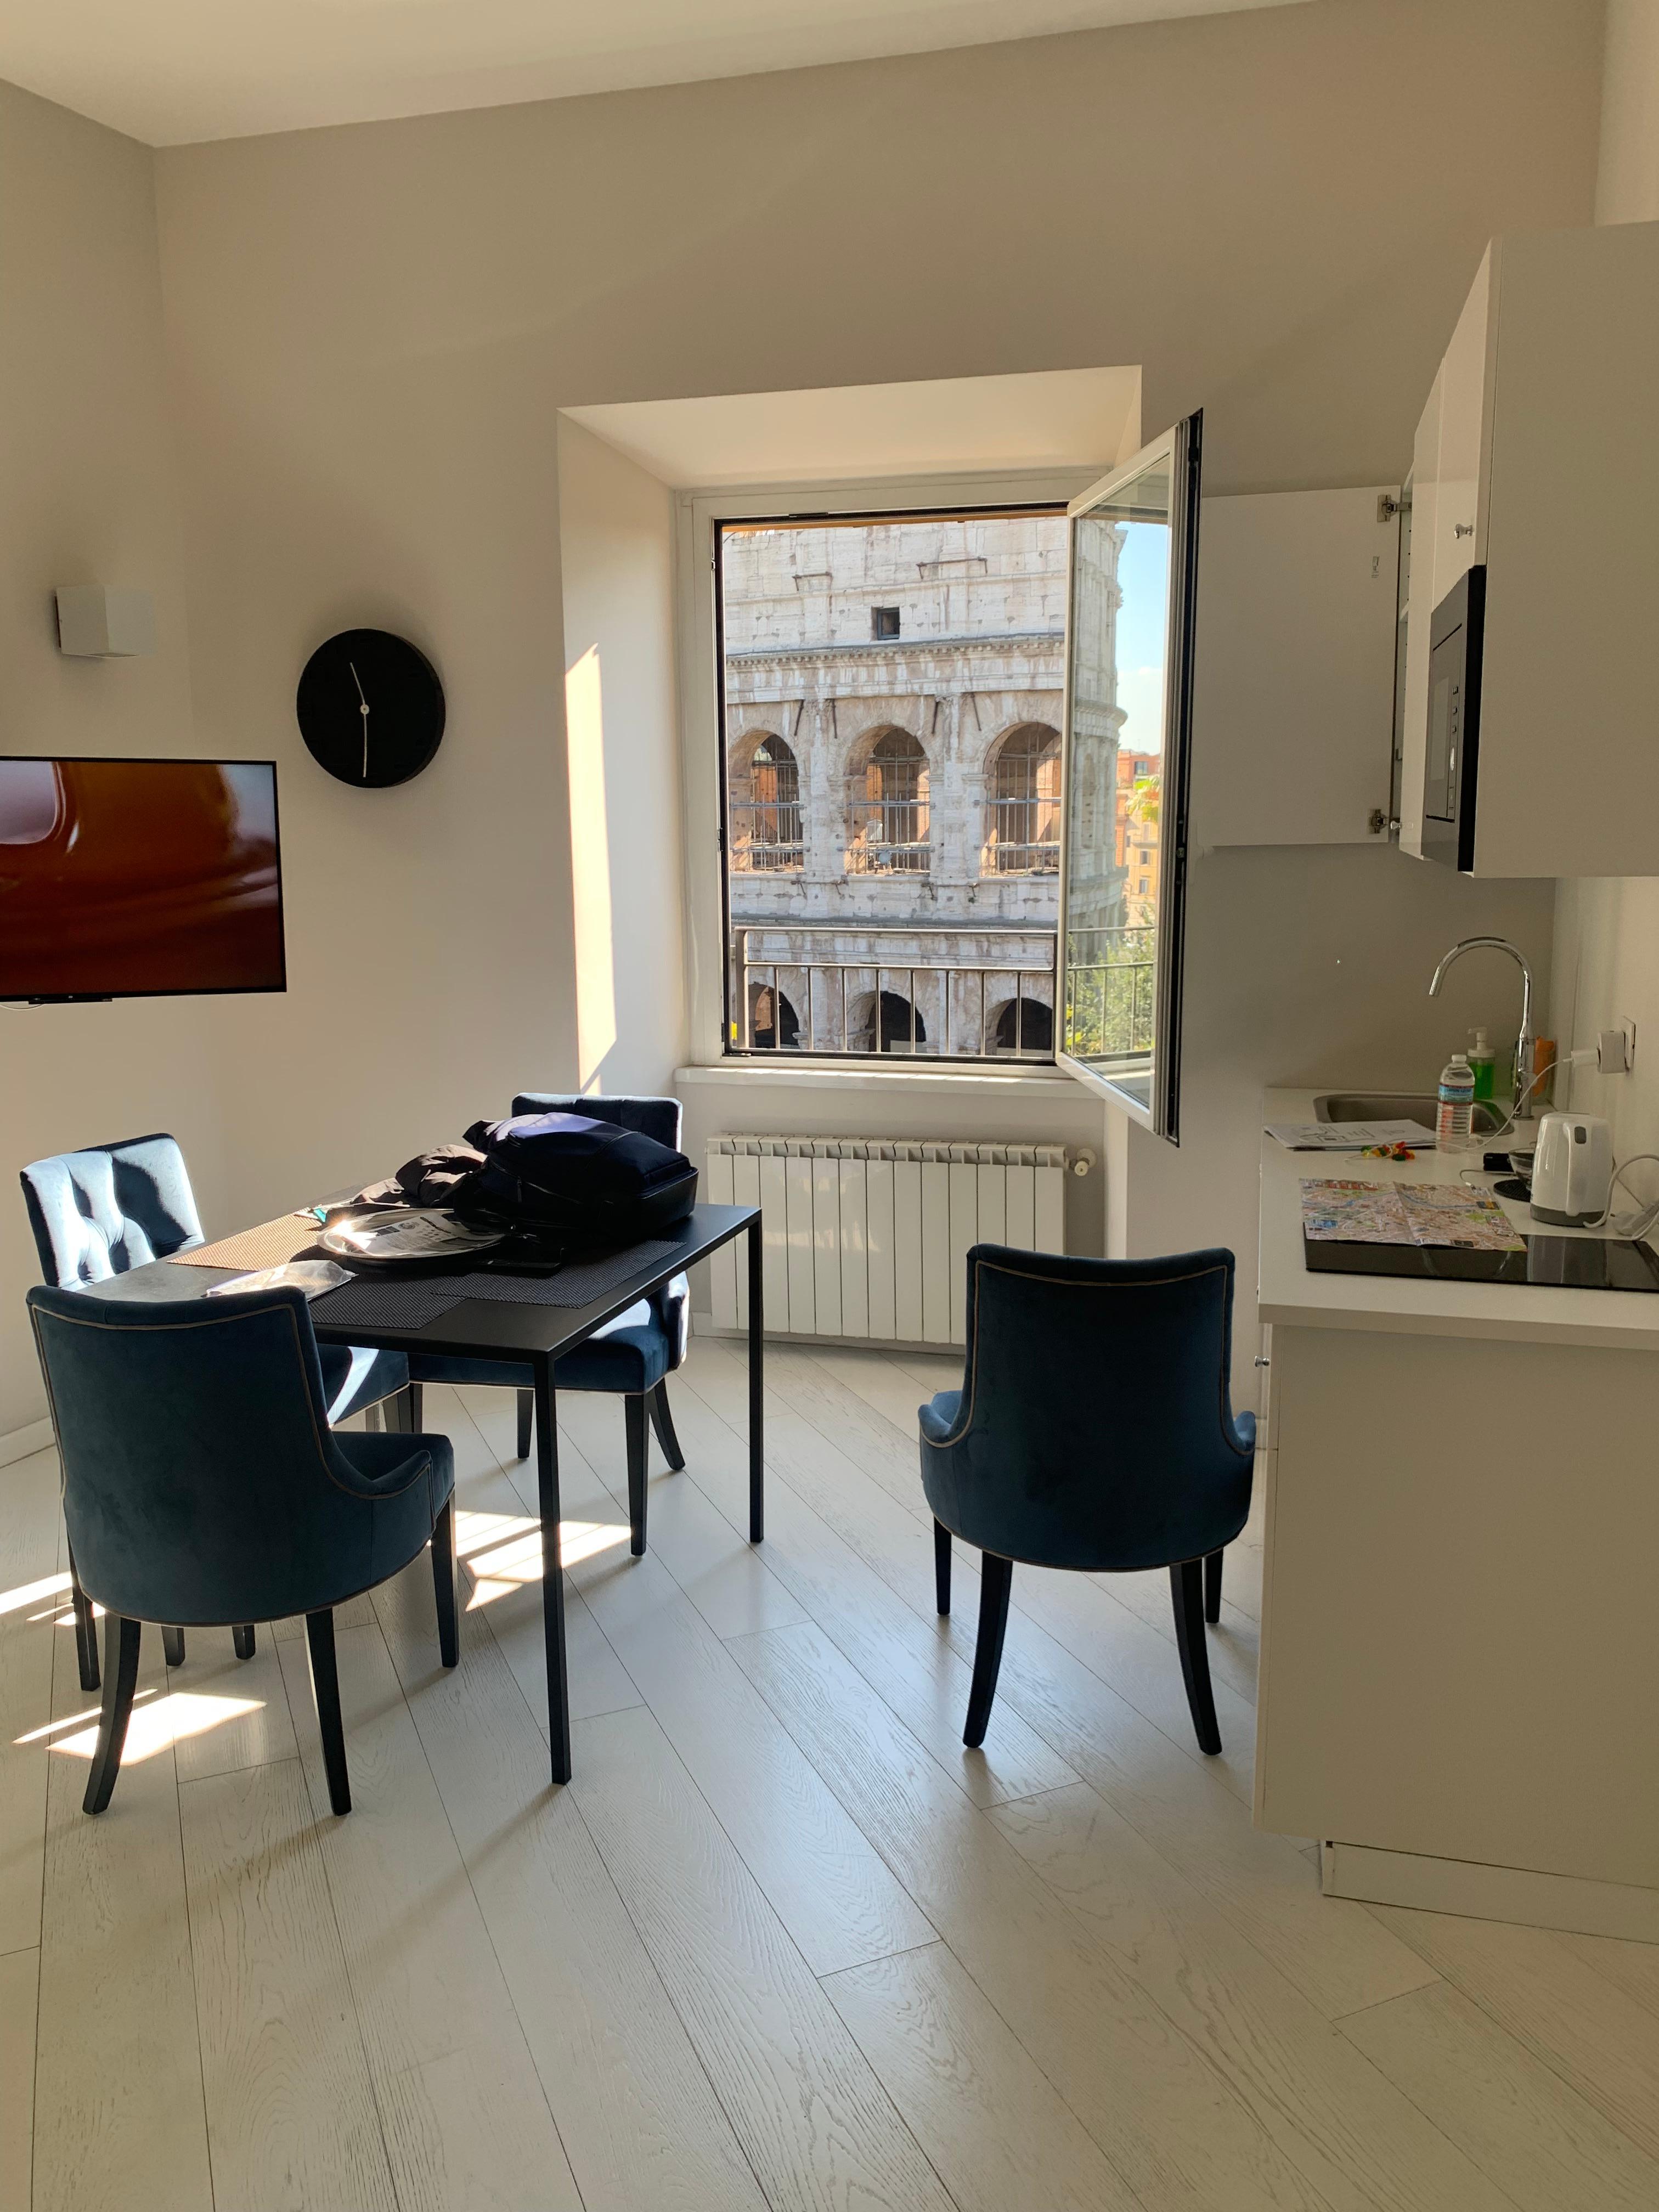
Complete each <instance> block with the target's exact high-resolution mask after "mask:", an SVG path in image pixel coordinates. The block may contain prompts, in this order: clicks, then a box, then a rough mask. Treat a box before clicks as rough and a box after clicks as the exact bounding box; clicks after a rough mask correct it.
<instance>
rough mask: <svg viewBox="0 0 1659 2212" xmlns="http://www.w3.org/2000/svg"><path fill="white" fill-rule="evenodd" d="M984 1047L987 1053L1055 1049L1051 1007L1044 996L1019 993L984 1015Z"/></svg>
mask: <svg viewBox="0 0 1659 2212" xmlns="http://www.w3.org/2000/svg"><path fill="white" fill-rule="evenodd" d="M985 1048H986V1050H987V1052H990V1053H999V1054H1000V1053H1015V1052H1018V1053H1041V1054H1042V1055H1043V1057H1044V1058H1045V1059H1046V1058H1048V1055H1049V1054H1052V1053H1053V1051H1054V1008H1053V1007H1052V1006H1050V1005H1049V1004H1048V1000H1046V999H1034V998H1032V997H1030V995H1029V994H1026V993H1024V992H1022V993H1020V994H1019V995H1018V997H1017V998H1012V999H1005V1000H1003V1002H1002V1004H1001V1005H1000V1006H994V1007H993V1008H992V1009H991V1010H990V1012H988V1013H987V1016H986V1020H985Z"/></svg>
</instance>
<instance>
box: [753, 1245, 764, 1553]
mask: <svg viewBox="0 0 1659 2212" xmlns="http://www.w3.org/2000/svg"><path fill="white" fill-rule="evenodd" d="M765 1345H766V1328H765V1316H764V1314H763V1290H762V1278H761V1225H760V1220H759V1217H758V1216H757V1218H755V1219H754V1220H753V1221H751V1222H750V1225H749V1541H750V1543H751V1544H758V1543H759V1542H760V1541H761V1539H762V1537H763V1535H764V1534H765V1533H766V1529H765V1525H764V1524H765V1496H764V1492H765V1484H766V1432H765V1418H764V1414H763V1407H764V1406H765V1403H766V1375H765V1357H766V1354H765Z"/></svg>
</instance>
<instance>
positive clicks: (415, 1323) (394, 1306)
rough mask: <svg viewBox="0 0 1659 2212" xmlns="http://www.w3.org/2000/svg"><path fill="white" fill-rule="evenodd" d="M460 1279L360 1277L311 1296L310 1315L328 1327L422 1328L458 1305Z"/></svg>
mask: <svg viewBox="0 0 1659 2212" xmlns="http://www.w3.org/2000/svg"><path fill="white" fill-rule="evenodd" d="M460 1282H461V1278H460V1277H459V1275H428V1276H424V1277H422V1278H421V1279H419V1280H417V1281H414V1282H410V1281H408V1280H404V1281H402V1282H391V1281H387V1282H375V1281H373V1280H369V1279H363V1278H360V1279H358V1280H357V1281H356V1282H355V1283H342V1284H341V1285H340V1287H339V1288H338V1290H336V1291H327V1292H326V1293H325V1295H324V1296H323V1297H320V1298H313V1300H312V1302H311V1313H312V1318H313V1321H320V1322H326V1323H327V1324H328V1326H329V1328H425V1327H426V1324H427V1323H428V1322H429V1321H436V1320H437V1318H438V1316H439V1315H440V1314H447V1312H448V1311H449V1309H450V1308H451V1306H458V1305H459V1304H460V1302H461V1300H462V1299H463V1298H464V1297H465V1296H466V1293H465V1291H463V1290H462V1289H461V1288H460V1287H459V1285H460Z"/></svg>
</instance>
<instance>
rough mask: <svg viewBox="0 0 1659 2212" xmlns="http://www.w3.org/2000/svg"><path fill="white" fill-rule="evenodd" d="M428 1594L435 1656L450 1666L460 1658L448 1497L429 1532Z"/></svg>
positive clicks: (451, 1507)
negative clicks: (434, 1621)
mask: <svg viewBox="0 0 1659 2212" xmlns="http://www.w3.org/2000/svg"><path fill="white" fill-rule="evenodd" d="M432 1595H433V1596H434V1597H435V1599H436V1600H437V1605H438V1656H439V1657H440V1658H441V1660H442V1661H443V1662H444V1664H445V1666H446V1667H453V1666H454V1665H455V1664H456V1663H457V1662H458V1661H459V1658H460V1656H461V1646H460V1639H459V1634H458V1632H457V1624H456V1620H455V1501H454V1499H453V1498H451V1499H450V1500H449V1501H448V1502H447V1504H446V1505H445V1507H444V1510H443V1511H442V1512H441V1514H440V1515H439V1516H438V1518H437V1520H436V1521H435V1522H434V1524H433V1529H432Z"/></svg>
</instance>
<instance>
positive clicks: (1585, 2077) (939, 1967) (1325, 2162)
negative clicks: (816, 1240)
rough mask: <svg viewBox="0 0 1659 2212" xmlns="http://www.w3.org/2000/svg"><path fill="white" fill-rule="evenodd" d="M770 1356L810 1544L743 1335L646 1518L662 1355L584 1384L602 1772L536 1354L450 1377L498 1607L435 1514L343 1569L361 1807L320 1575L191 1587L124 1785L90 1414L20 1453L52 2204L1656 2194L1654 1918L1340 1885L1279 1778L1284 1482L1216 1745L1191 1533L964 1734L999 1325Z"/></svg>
mask: <svg viewBox="0 0 1659 2212" xmlns="http://www.w3.org/2000/svg"><path fill="white" fill-rule="evenodd" d="M768 1371H769V1385H770V1390H771V1398H770V1410H769V1416H768V1418H769V1447H770V1449H769V1462H770V1470H771V1472H770V1484H769V1510H768V1524H767V1541H766V1544H765V1546H764V1547H763V1549H762V1550H761V1551H759V1552H758V1553H757V1552H752V1551H750V1548H749V1547H747V1545H746V1544H745V1543H744V1541H742V1538H741V1535H740V1534H739V1531H740V1530H741V1528H743V1526H744V1508H745V1480H744V1466H745V1460H744V1443H743V1432H744V1403H745V1397H744V1393H745V1379H744V1368H743V1364H742V1358H741V1355H740V1353H739V1352H737V1351H736V1350H734V1349H733V1348H732V1347H731V1346H727V1345H726V1344H724V1343H721V1342H715V1341H709V1340H699V1341H698V1342H697V1344H696V1346H694V1350H693V1356H692V1358H691V1360H690V1364H689V1366H688V1368H687V1370H685V1372H684V1375H683V1376H677V1377H676V1378H675V1380H674V1382H673V1383H672V1384H671V1395H672V1399H673V1405H674V1411H675V1418H676V1420H677V1421H678V1425H679V1431H680V1437H681V1439H682V1442H683V1443H684V1447H685V1450H686V1454H687V1456H688V1460H689V1462H690V1465H689V1468H688V1471H687V1472H686V1473H685V1474H682V1475H678V1476H671V1475H668V1474H660V1473H659V1474H658V1475H657V1476H656V1478H655V1479H654V1480H653V1484H652V1490H651V1550H650V1553H649V1555H648V1556H647V1558H646V1559H641V1560H638V1561H633V1560H630V1559H629V1554H628V1548H627V1529H626V1515H625V1512H624V1510H623V1505H622V1504H621V1502H620V1500H621V1499H622V1498H623V1497H624V1496H625V1494H626V1493H625V1482H624V1477H623V1422H622V1413H621V1408H620V1407H617V1405H616V1404H615V1403H614V1402H611V1401H605V1400H602V1399H598V1398H577V1397H570V1398H567V1399H566V1400H565V1401H563V1404H562V1413H563V1418H564V1421H565V1423H566V1431H565V1435H564V1437H563V1441H562V1467H563V1473H564V1497H565V1510H566V1513H567V1515H568V1520H567V1523H566V1528H565V1544H566V1555H567V1560H568V1573H569V1582H570V1584H571V1585H572V1595H571V1599H570V1651H571V1668H572V1685H571V1705H572V1711H573V1716H574V1718H575V1722H576V1728H575V1778H574V1782H573V1783H572V1784H570V1786H569V1787H568V1789H566V1790H562V1791H554V1790H550V1789H549V1788H548V1787H547V1785H546V1781H545V1775H546V1753H545V1747H544V1737H543V1723H544V1713H545V1704H544V1686H543V1681H542V1662H541V1649H540V1635H541V1630H540V1597H539V1592H538V1589H537V1587H536V1581H535V1573H536V1560H535V1543H534V1538H533V1532H532V1524H531V1522H530V1521H529V1519H528V1510H529V1505H530V1501H531V1500H532V1498H533V1494H534V1485H533V1479H532V1476H531V1474H530V1470H529V1469H528V1468H525V1467H523V1466H520V1465H519V1464H517V1463H516V1462H514V1461H513V1457H512V1453H513V1401H512V1398H511V1396H510V1395H509V1394H507V1393H506V1392H493V1393H492V1392H487V1391H481V1392H466V1393H459V1394H458V1393H455V1392H451V1391H442V1390H437V1389H428V1393H427V1421H428V1426H429V1427H434V1428H443V1429H445V1430H447V1432H448V1433H449V1434H450V1436H451V1437H453V1440H454V1443H455V1450H456V1459H457V1465H458V1470H459V1481H458V1503H459V1508H460V1527H461V1545H462V1549H463V1551H464V1552H465V1555H466V1565H467V1570H468V1575H467V1583H468V1594H469V1597H470V1601H471V1604H470V1610H469V1611H468V1612H467V1613H466V1614H465V1619H464V1621H463V1624H462V1631H463V1656H462V1661H461V1665H460V1667H459V1670H458V1671H457V1672H456V1673H454V1674H445V1673H443V1672H442V1670H441V1668H439V1666H438V1663H437V1650H436V1642H435V1626H434V1618H433V1607H432V1595H431V1583H430V1577H429V1574H428V1571H427V1568H426V1564H425V1562H424V1561H422V1562H418V1563H417V1564H416V1567H415V1568H413V1569H411V1570H410V1572H409V1573H408V1574H406V1575H405V1576H404V1577H402V1578H401V1579H400V1580H399V1581H398V1583H392V1584H389V1585H388V1586H387V1587H386V1589H383V1590H381V1591H380V1592H379V1593H378V1594H377V1595H376V1596H375V1598H374V1601H373V1603H370V1602H368V1601H361V1602H359V1603H358V1604H357V1605H356V1606H355V1607H351V1608H349V1611H348V1613H346V1614H344V1615H343V1616H342V1632H341V1635H340V1639H339V1642H340V1671H341V1676H342V1680H343V1688H344V1695H345V1699H346V1705H347V1726H348V1747H349V1758H350V1763H351V1778H352V1788H353V1791H354V1794H355V1798H356V1810H355V1811H354V1812H353V1813H352V1814H351V1815H350V1816H349V1818H347V1819H345V1820H335V1819H332V1818H331V1817H330V1815H329V1814H328V1811H327V1792H326V1790H325V1784H324V1780H323V1775H322V1770H321V1763H320V1759H319V1751H318V1741H317V1731H316V1723H315V1718H314V1714H313V1707H312V1704H311V1698H310V1691H309V1685H308V1680H307V1668H306V1658H305V1645H304V1642H303V1638H299V1639H297V1640H296V1637H295V1629H296V1627H297V1624H295V1623H292V1622H289V1623H282V1624H278V1626H277V1627H276V1631H275V1632H274V1633H273V1632H270V1631H268V1630H263V1629H262V1630H261V1632H260V1635H259V1648H258V1656H257V1657H256V1658H255V1659H254V1661H253V1662H252V1663H250V1664H247V1665H242V1664H240V1663H239V1662H237V1661H236V1660H235V1659H234V1657H233V1656H232V1653H231V1646H230V1637H229V1634H228V1632H218V1633H210V1632H200V1633H197V1632H192V1633H191V1637H190V1639H189V1649H188V1656H187V1660H186V1663H185V1666H184V1667H183V1668H180V1669H178V1670H177V1671H175V1672H174V1673H173V1674H172V1675H171V1676H169V1675H168V1674H167V1670H166V1668H165V1667H164V1665H163V1663H162V1658H161V1648H160V1638H159V1637H154V1636H150V1635H147V1636H146V1638H145V1648H144V1660H143V1669H142V1674H141V1692H142V1695H141V1702H140V1704H139V1705H138V1707H137V1710H136V1711H135V1717H134V1723H133V1734H132V1738H131V1742H130V1747H129V1754H128V1761H127V1765H126V1766H125V1770H124V1771H123V1773H122V1776H121V1778H120V1781H119V1783H118V1785H117V1788H116V1792H115V1798H114V1802H113V1804H112V1807H111V1809H110V1811H109V1812H108V1813H107V1814H106V1815H105V1816H104V1817H103V1818H102V1819H100V1820H88V1819H86V1818H84V1817H83V1816H82V1813H81V1812H80V1809H79V1800H80V1796H81V1792H82V1788H83V1787H84V1784H85V1778H86V1771H87V1770H86V1764H85V1756H86V1753H87V1750H88V1730H89V1728H90V1725H91V1722H92V1720H93V1718H94V1715H93V1714H92V1712H91V1711H89V1708H90V1707H91V1705H93V1704H94V1702H95V1701H94V1700H91V1699H87V1698H86V1697H84V1696H83V1695H82V1692H81V1691H80V1689H79V1687H78V1686H77V1683H76V1669H75V1663H74V1639H73V1636H72V1633H71V1632H70V1630H69V1628H68V1626H67V1609H66V1607H65V1604H64V1585H63V1580H62V1577H63V1569H64V1554H63V1547H62V1537H61V1533H60V1528H59V1520H58V1503H57V1490H56V1473H55V1468H54V1467H53V1464H52V1459H51V1456H50V1455H46V1454H42V1455H40V1456H39V1457H37V1458H34V1459H32V1460H27V1461H25V1462H21V1463H19V1464H18V1465H16V1466H14V1467H12V1468H7V1469H4V1470H0V1723H3V1730H0V1759H3V1761H4V1771H3V1774H0V2207H3V2208H4V2212H14V2208H22V2207H24V2206H28V2205H32V2206H33V2208H34V2212H59V2208H63V2212H69V2208H71V2207H73V2208H74V2212H95V2208H100V2207H105V2206H108V2207H115V2206H119V2207H121V2208H123V2212H149V2208H152V2207H153V2208H156V2212H161V2208H165V2212H207V2208H209V2207H210V2206H212V2207H216V2208H218V2212H264V2208H271V2212H276V2208H282V2209H283V2212H290V2208H291V2212H325V2209H326V2208H331V2207H339V2208H341V2212H380V2209H381V2208H386V2212H392V2208H394V2207H401V2208H403V2212H416V2208H419V2212H436V2208H441V2207H454V2208H461V2207H465V2208H468V2212H483V2208H504V2207H510V2208H521V2209H522V2212H562V2208H566V2207H571V2208H574V2207H585V2208H586V2212H762V2208H763V2207H767V2206H769V2207H771V2208H772V2209H773V2212H795V2208H807V2207H811V2208H820V2207H822V2208H829V2207H835V2208H840V2212H874V2208H878V2207H882V2206H890V2207H894V2208H896V2212H948V2208H949V2207H951V2206H952V2205H955V2206H957V2207H960V2208H962V2212H1045V2208H1050V2207H1052V2208H1055V2212H1060V2208H1063V2209H1064V2212H1130V2208H1133V2207H1137V2206H1138V2207H1141V2208H1144V2212H1193V2208H1198V2207H1211V2208H1214V2212H1260V2208H1266V2207H1269V2206H1271V2207H1274V2208H1293V2212H1369V2208H1385V2212H1395V2208H1398V2212H1503V2208H1505V2207H1518V2208H1521V2212H1611V2208H1615V2207H1635V2206H1642V2207H1646V2208H1649V2212H1652V2208H1655V2207H1659V1949H1656V1948H1646V1947H1644V1946H1641V1945H1637V1944H1624V1943H1617V1942H1607V1941H1600V1940H1595V1939H1591V1938H1584V1937H1576V1936H1564V1935H1549V1934H1543V1933H1539V1932H1536V1931H1533V1930H1528V1929H1516V1928H1506V1927H1498V1926H1492V1925H1489V1924H1486V1923H1480V1922H1474V1921H1462V1920H1454V1919H1448V1918H1444V1917H1435V1916H1431V1915H1427V1914H1418V1913H1411V1912H1403V1911H1370V1910H1367V1909H1366V1908H1364V1907H1363V1906H1360V1905H1354V1904H1351V1903H1342V1902H1338V1901H1336V1900H1327V1899H1322V1898H1321V1897H1320V1895H1319V1893H1318V1888H1317V1882H1316V1872H1315V1868H1314V1864H1313V1861H1312V1857H1311V1855H1310V1850H1308V1849H1306V1848H1304V1847H1303V1846H1301V1845H1298V1844H1297V1842H1296V1841H1294V1840H1291V1839H1285V1838H1275V1837H1270V1836H1264V1835H1260V1834H1258V1833H1257V1832H1255V1830H1254V1829H1253V1828H1252V1826H1251V1825H1250V1816H1249V1787H1250V1756H1251V1743H1252V1719H1253V1716H1252V1710H1251V1699H1252V1691H1253V1683H1254V1675H1255V1647H1256V1632H1257V1627H1256V1624H1257V1616H1258V1613H1259V1603H1260V1601H1259V1592H1260V1553H1259V1549H1258V1548H1257V1547H1256V1546H1255V1543H1253V1542H1252V1541H1250V1539H1249V1536H1248V1535H1247V1537H1246V1539H1245V1540H1244V1541H1241V1543H1240V1544H1238V1545H1237V1546H1236V1547H1234V1549H1233V1551H1232V1552H1231V1553H1230V1554H1229V1555H1228V1566H1227V1602H1226V1605H1225V1611H1224V1616H1223V1620H1222V1623H1221V1626H1220V1627H1219V1628H1218V1630H1213V1631H1212V1632H1211V1640H1212V1664H1213V1667H1214V1669H1215V1673H1216V1677H1217V1702H1218V1707H1219V1711H1220V1718H1221V1726H1222V1731H1223V1735H1224V1737H1225V1743H1226V1750H1225V1755H1224V1756H1223V1757H1222V1758H1221V1759H1216V1760H1206V1759H1203V1758H1202V1757H1201V1756H1200V1753H1198V1751H1197V1749H1196V1747H1195V1746H1194V1741H1193V1738H1192V1734H1191V1730H1190V1728H1189V1726H1188V1718H1187V1712H1186V1705H1185V1700H1184V1699H1183V1696H1182V1686H1181V1671H1180V1667H1179V1664H1178V1662H1177V1657H1176V1648H1175V1644H1174V1639H1173V1628H1172V1625H1171V1622H1170V1619H1169V1614H1168V1606H1169V1598H1168V1579H1167V1577H1164V1576H1161V1575H1158V1576H1148V1577H1131V1578H1127V1579H1126V1578H1121V1577H1120V1578H1106V1577H1102V1578H1100V1579H1098V1580H1095V1579H1092V1578H1089V1577H1083V1576H1061V1575H1054V1574H1045V1573H1040V1572H1036V1571H1029V1570H1025V1569H1021V1570H1019V1571H1018V1573H1017V1574H1016V1577H1015V1583H1014V1601H1015V1607H1016V1612H1015V1615H1014V1617H1013V1618H1012V1620H1011V1622H1010V1626H1009V1633H1008V1645H1007V1655H1006V1661H1005V1664H1004V1668H1003V1678H1002V1689H1001V1694H1000V1699H999V1700H998V1704H997V1706H996V1710H995V1712H994V1716H993V1719H992V1723H991V1730H990V1734H989V1736H988V1738H987V1741H986V1745H985V1747H984V1750H983V1753H965V1752H964V1751H963V1747H962V1744H961V1741H960V1737H961V1728H962V1721H963V1711H964V1705H965V1701H966V1696H967V1688H968V1672H969V1657H970V1656H971V1650H972V1637H973V1627H974V1620H975V1607H976V1604H977V1597H978V1583H977V1577H976V1575H975V1569H974V1561H973V1559H972V1558H971V1556H969V1555H963V1557H962V1558H961V1559H960V1561H959V1564H958V1566H957V1590H956V1601H957V1613H956V1615H955V1618H954V1619H953V1620H951V1622H949V1623H943V1624H942V1623H940V1622H939V1621H938V1620H936V1618H935V1616H934V1614H933V1604H932V1599H933V1565H932V1540H931V1530H930V1524H929V1522H928V1521H927V1516H926V1514H925V1510H924V1509H923V1507H922V1504H921V1492H920V1489H919V1486H918V1479H917V1474H916V1463H915V1462H916V1447H915V1407H916V1404H917V1402H918V1401H919V1399H920V1398H921V1396H922V1395H924V1394H925V1393H927V1392H928V1391H930V1390H932V1389H938V1388H940V1387H942V1386H943V1385H945V1384H946V1383H948V1382H950V1381H951V1379H952V1377H951V1370H950V1369H949V1368H948V1367H947V1366H946V1365H945V1364H944V1363H940V1362H931V1361H926V1360H916V1359H906V1358H894V1357H889V1356H884V1355H881V1354H877V1353H873V1352H872V1353H860V1352H822V1353H817V1354H813V1353H809V1352H805V1351H803V1350H801V1349H799V1348H786V1347H783V1346H779V1347H777V1349H776V1350H775V1352H773V1353H772V1354H771V1355H770V1356H769V1370H768ZM1637 1748H1638V1755H1645V1753H1644V1752H1643V1751H1642V1748H1641V1747H1637Z"/></svg>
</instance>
